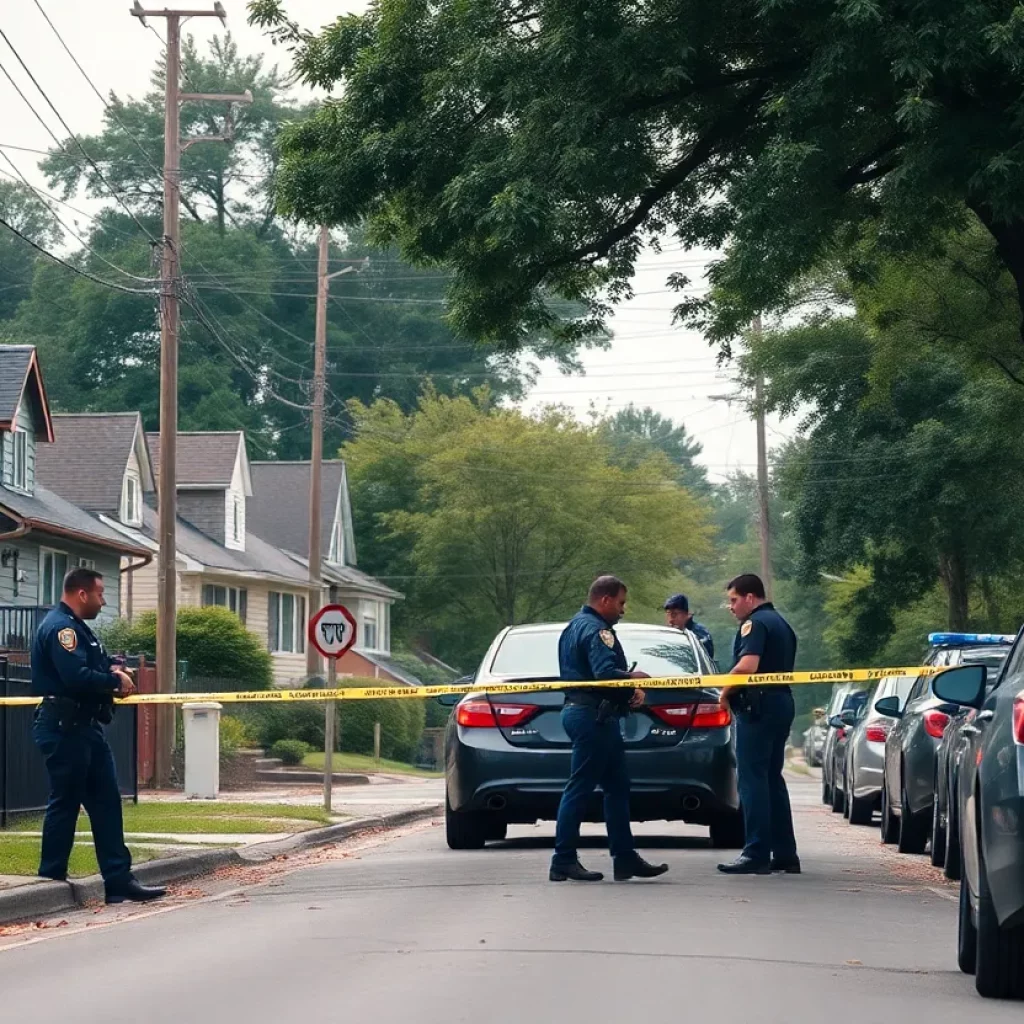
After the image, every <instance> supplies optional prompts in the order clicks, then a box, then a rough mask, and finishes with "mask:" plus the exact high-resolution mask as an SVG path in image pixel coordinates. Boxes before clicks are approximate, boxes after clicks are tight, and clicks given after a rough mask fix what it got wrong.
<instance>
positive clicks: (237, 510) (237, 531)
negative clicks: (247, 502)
mask: <svg viewBox="0 0 1024 1024" xmlns="http://www.w3.org/2000/svg"><path fill="white" fill-rule="evenodd" d="M231 536H232V538H233V539H234V540H235V541H240V540H241V539H242V502H241V501H240V500H239V498H238V497H237V496H236V497H235V500H234V504H233V506H232V509H231Z"/></svg>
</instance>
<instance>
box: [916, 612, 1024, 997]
mask: <svg viewBox="0 0 1024 1024" xmlns="http://www.w3.org/2000/svg"><path fill="white" fill-rule="evenodd" d="M1022 638H1024V631H1022V633H1021V634H1018V636H1017V639H1016V642H1015V643H1014V646H1013V649H1012V651H1011V652H1010V655H1009V660H1008V662H1007V664H1006V667H1005V669H1004V670H1003V673H1002V676H1001V677H1000V678H999V679H998V685H996V686H994V687H990V686H988V685H987V684H988V671H987V669H986V667H985V665H984V664H974V665H961V666H959V667H958V668H955V669H950V670H948V671H946V672H944V673H942V674H940V675H938V676H936V677H935V679H934V680H933V681H932V685H933V688H934V690H935V693H936V694H937V695H938V699H939V700H941V701H945V702H948V703H950V704H955V705H957V706H960V707H964V708H968V709H971V710H973V711H975V712H976V714H975V715H974V718H973V720H972V721H971V722H970V723H969V724H966V725H964V727H963V728H962V729H961V730H960V731H961V733H962V734H963V735H964V737H965V742H964V751H963V756H962V758H961V763H960V775H959V786H958V788H957V821H958V823H959V826H960V844H961V849H962V855H963V871H962V877H961V879H960V927H959V935H958V941H957V959H958V961H959V964H960V968H961V970H963V971H964V972H965V973H968V974H974V981H975V987H976V988H977V990H978V992H979V993H980V994H981V995H983V996H989V997H996V998H1017V999H1022V998H1024V827H1022V826H1024V639H1022Z"/></svg>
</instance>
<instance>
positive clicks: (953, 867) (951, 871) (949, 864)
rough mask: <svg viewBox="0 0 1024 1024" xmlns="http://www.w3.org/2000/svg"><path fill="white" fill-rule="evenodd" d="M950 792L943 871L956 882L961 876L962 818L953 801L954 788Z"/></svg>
mask: <svg viewBox="0 0 1024 1024" xmlns="http://www.w3.org/2000/svg"><path fill="white" fill-rule="evenodd" d="M947 792H948V793H949V794H950V796H949V798H947V799H948V801H949V809H948V810H947V811H946V856H945V857H944V858H943V865H942V873H943V874H944V875H945V876H946V877H947V878H951V879H952V880H953V881H954V882H955V881H957V880H958V879H959V878H960V874H961V871H960V819H959V818H958V817H957V814H956V810H955V804H953V803H952V797H953V795H954V794H953V790H952V789H947Z"/></svg>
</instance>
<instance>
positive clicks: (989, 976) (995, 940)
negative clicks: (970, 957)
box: [961, 849, 1024, 999]
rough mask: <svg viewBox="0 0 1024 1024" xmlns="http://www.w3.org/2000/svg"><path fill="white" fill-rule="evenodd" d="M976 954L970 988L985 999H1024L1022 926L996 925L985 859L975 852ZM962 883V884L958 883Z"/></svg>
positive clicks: (1023, 935) (997, 922)
mask: <svg viewBox="0 0 1024 1024" xmlns="http://www.w3.org/2000/svg"><path fill="white" fill-rule="evenodd" d="M978 860H979V862H980V863H979V864H978V886H979V890H980V891H979V893H978V921H977V934H978V953H977V962H976V964H975V970H974V987H975V988H976V989H977V990H978V994H979V995H982V996H985V997H986V998H989V999H1022V998H1024V927H1022V926H1021V925H1018V926H1017V927H1016V928H1000V927H999V919H998V917H996V908H995V904H994V903H993V902H992V894H991V893H990V892H989V890H988V878H987V875H986V868H985V858H984V856H983V855H982V851H981V850H980V849H979V851H978ZM961 884H963V883H961Z"/></svg>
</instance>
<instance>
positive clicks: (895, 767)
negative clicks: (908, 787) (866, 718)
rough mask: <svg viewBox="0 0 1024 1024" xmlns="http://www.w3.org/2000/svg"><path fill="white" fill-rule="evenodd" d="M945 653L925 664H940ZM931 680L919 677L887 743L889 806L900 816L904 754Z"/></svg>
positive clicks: (901, 811) (886, 764)
mask: <svg viewBox="0 0 1024 1024" xmlns="http://www.w3.org/2000/svg"><path fill="white" fill-rule="evenodd" d="M944 653H945V652H943V651H939V652H936V654H937V655H938V656H935V657H932V658H929V659H928V660H927V661H926V662H925V664H926V665H935V664H937V663H940V661H941V657H940V656H942V655H944ZM930 679H931V677H930V676H927V675H922V676H918V677H917V681H916V682H915V683H914V688H913V689H912V690H911V691H910V695H909V696H908V697H907V700H906V703H905V704H904V705H903V714H902V716H901V717H900V718H898V719H896V722H895V724H894V725H893V727H892V729H891V730H890V732H889V735H888V737H887V738H886V741H885V778H886V784H887V786H888V788H889V805H890V806H891V807H892V808H893V810H895V811H897V812H898V813H900V814H902V813H903V754H904V750H905V749H906V746H907V744H908V742H910V740H911V738H912V734H913V730H914V727H915V717H916V715H915V713H916V712H917V710H918V709H919V708H920V706H921V702H922V700H926V699H927V697H928V693H929V690H928V684H929V681H930Z"/></svg>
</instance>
